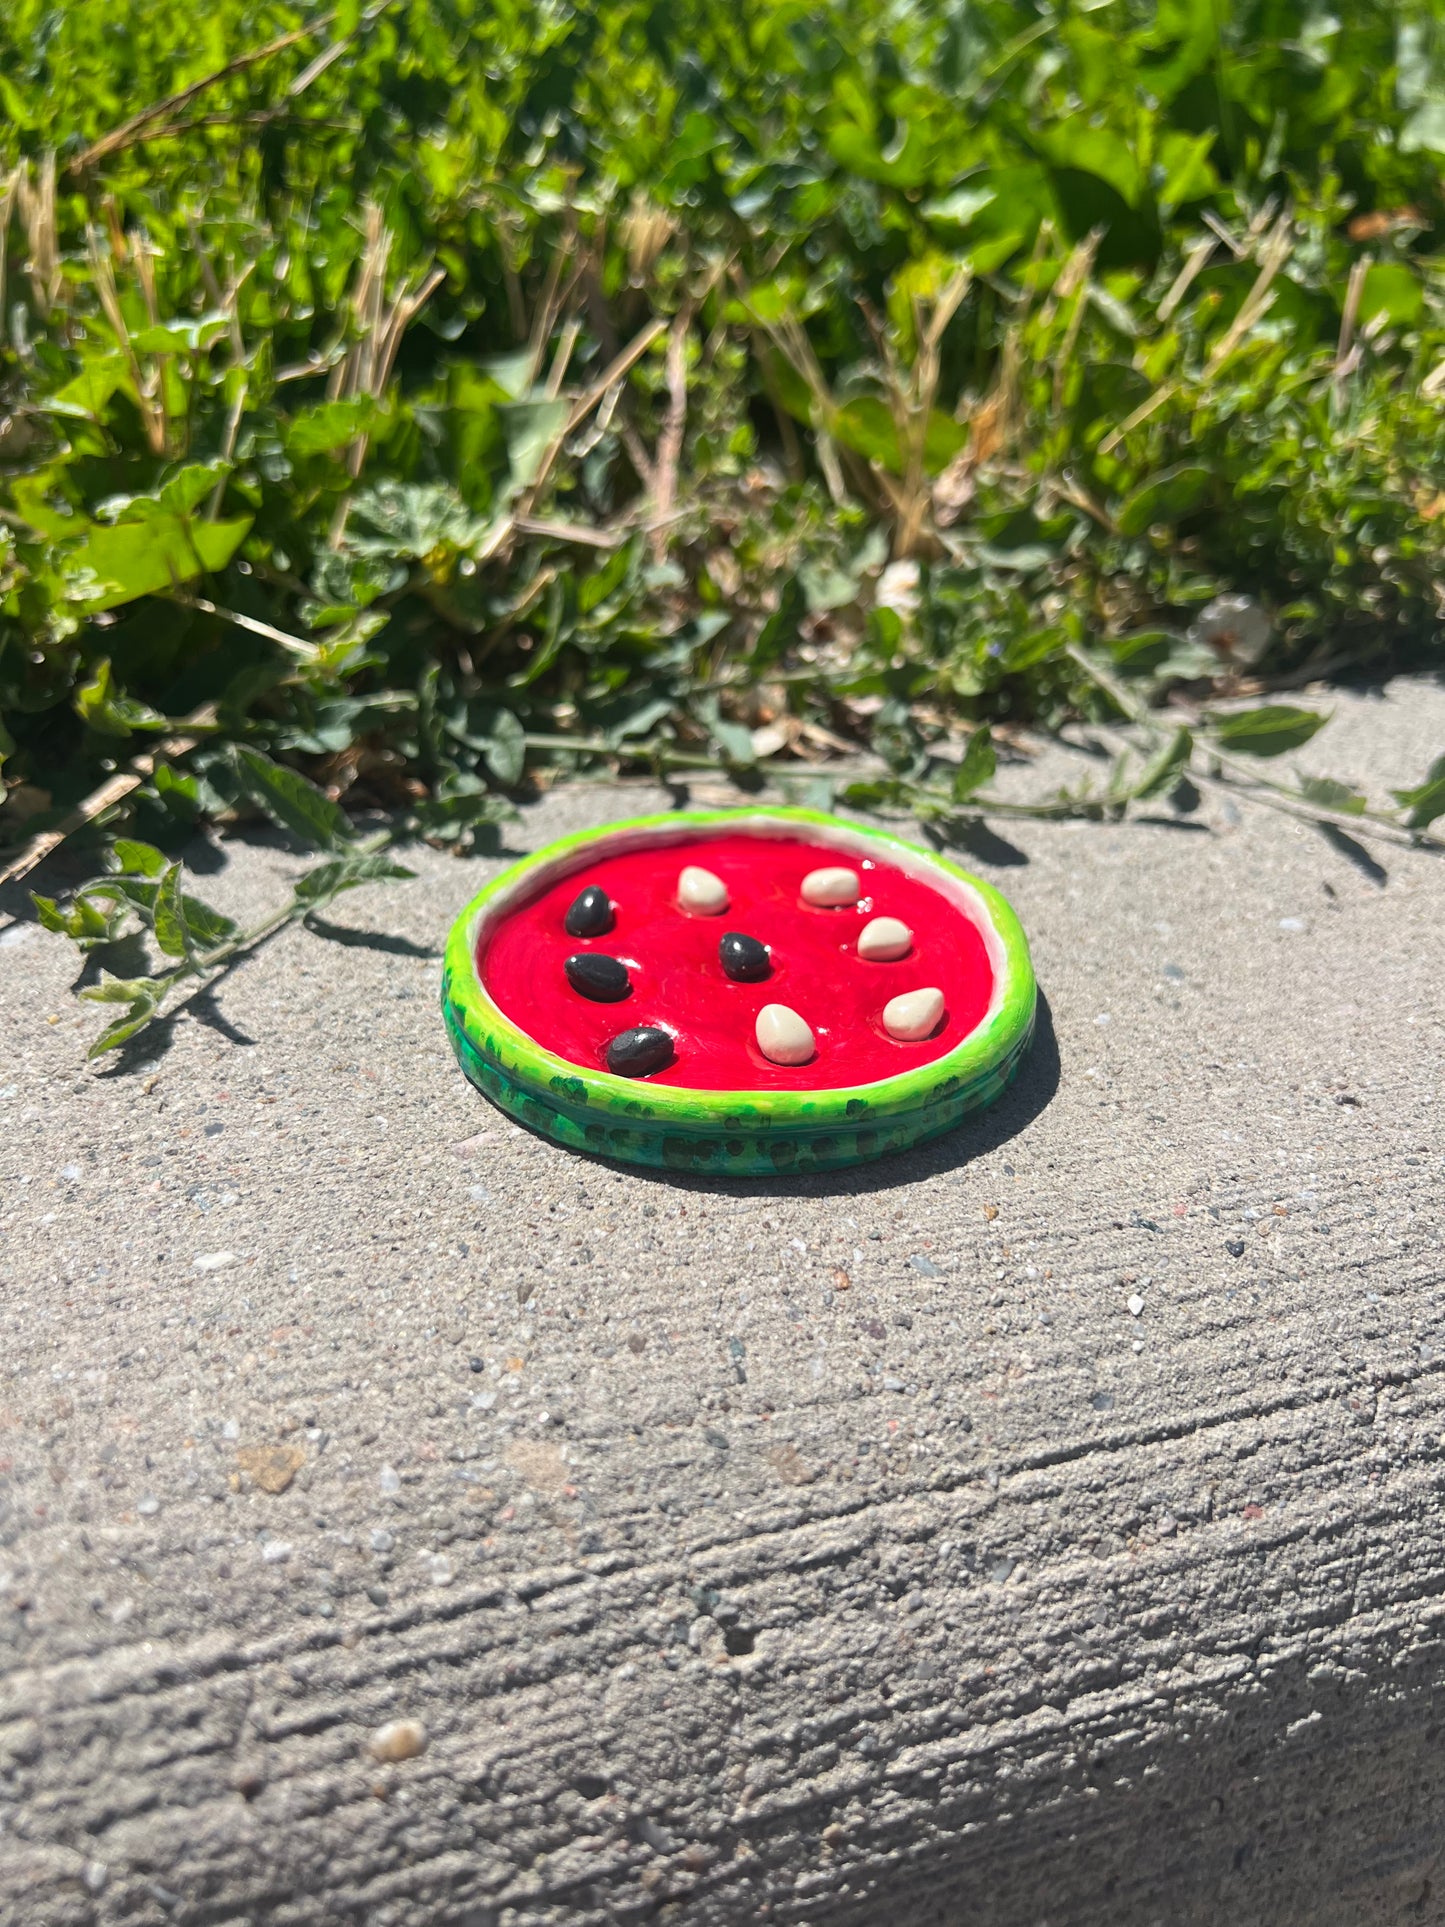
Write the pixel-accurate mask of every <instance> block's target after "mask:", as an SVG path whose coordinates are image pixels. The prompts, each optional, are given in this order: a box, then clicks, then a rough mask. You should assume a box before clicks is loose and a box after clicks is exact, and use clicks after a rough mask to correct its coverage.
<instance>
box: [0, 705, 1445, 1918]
mask: <svg viewBox="0 0 1445 1927" xmlns="http://www.w3.org/2000/svg"><path fill="white" fill-rule="evenodd" d="M1340 709H1341V715H1340V717H1339V719H1338V720H1337V722H1336V723H1335V724H1334V725H1333V727H1332V729H1331V731H1330V732H1329V733H1328V734H1327V735H1326V736H1325V737H1324V738H1322V739H1321V743H1320V745H1319V754H1318V756H1317V757H1316V758H1315V761H1316V762H1317V764H1318V766H1320V767H1322V768H1328V769H1330V770H1331V771H1333V772H1334V773H1337V774H1344V775H1351V774H1355V775H1360V776H1367V777H1370V778H1371V779H1372V780H1373V782H1374V784H1375V786H1376V788H1377V791H1378V790H1379V789H1380V788H1382V787H1383V785H1384V783H1385V782H1386V781H1388V780H1394V781H1397V782H1403V781H1407V780H1418V776H1419V773H1420V771H1421V770H1422V769H1423V767H1424V765H1425V763H1426V761H1427V760H1428V758H1429V756H1430V755H1431V754H1433V753H1436V752H1438V751H1439V750H1440V749H1441V748H1442V747H1445V694H1442V692H1441V691H1440V690H1438V689H1433V688H1426V687H1417V688H1414V689H1408V690H1404V691H1397V692H1396V693H1395V694H1394V695H1393V696H1392V697H1391V698H1390V700H1389V701H1388V702H1380V701H1378V700H1375V701H1366V700H1363V699H1358V700H1357V699H1341V702H1340ZM1056 760H1059V761H1067V760H1069V759H1064V758H1061V757H1059V756H1058V755H1057V753H1056ZM1071 773H1077V765H1076V766H1075V769H1074V771H1073V772H1071ZM651 800H653V799H651V798H649V797H648V796H646V795H644V794H641V793H639V792H636V791H633V792H618V791H610V792H599V791H583V792H572V793H569V794H562V795H559V796H556V797H553V798H551V799H549V800H548V801H547V802H545V803H544V804H543V805H541V806H540V807H538V808H537V809H535V810H534V811H531V812H529V813H528V816H527V820H526V822H525V823H524V824H523V825H521V826H519V827H518V828H517V829H516V830H515V831H513V832H512V833H511V841H512V842H513V843H514V845H515V846H516V848H518V849H521V848H530V847H534V846H535V845H536V844H537V843H539V842H541V841H543V840H545V839H546V838H547V837H548V836H550V835H552V834H554V833H556V832H558V831H560V830H562V829H564V828H570V827H573V826H576V825H577V824H579V823H583V822H588V821H596V822H601V821H604V820H606V819H607V818H609V817H615V816H617V815H621V814H627V813H632V812H633V811H634V810H635V809H636V807H637V806H638V805H639V803H647V802H649V801H651ZM1160 815H1161V819H1166V818H1167V817H1168V812H1167V811H1164V812H1161V813H1160ZM1197 824H1198V825H1202V827H1199V826H1196V827H1188V828H1185V827H1179V826H1177V825H1175V824H1172V823H1170V822H1169V821H1167V820H1161V821H1159V822H1157V823H1150V822H1144V823H1138V824H1131V825H1128V826H1125V827H1094V826H1091V827H1084V828H1073V827H1068V826H1048V827H1032V826H1029V827H1025V828H1020V829H1017V830H1014V829H1012V828H1010V829H1009V831H1008V835H1009V839H1010V842H1011V843H1012V844H1013V845H1014V846H1016V847H1015V848H1014V849H1013V850H1010V848H1009V845H1008V844H1005V843H1003V842H1001V841H999V840H997V839H995V840H989V841H986V842H985V843H984V845H983V846H982V850H983V853H982V854H981V855H979V856H978V858H977V859H976V862H977V867H978V868H979V869H980V870H981V871H982V872H983V873H985V874H987V875H989V876H990V877H992V878H993V879H994V880H995V881H997V882H999V883H1001V885H1002V886H1003V887H1004V889H1005V890H1006V891H1008V892H1009V894H1010V895H1011V896H1012V898H1013V900H1014V901H1015V903H1016V904H1017V906H1018V908H1019V910H1020V912H1021V914H1022V916H1023V918H1024V921H1025V924H1026V926H1027V928H1028V929H1029V931H1030V934H1031V937H1032V940H1033V944H1034V950H1035V958H1036V962H1037V966H1038V972H1039V977H1040V981H1041V983H1042V985H1043V986H1044V990H1045V992H1046V995H1047V998H1048V1005H1049V1012H1050V1014H1051V1016H1050V1020H1049V1021H1045V1022H1044V1024H1043V1026H1042V1032H1041V1036H1040V1040H1039V1043H1038V1046H1037V1049H1036V1051H1035V1054H1034V1057H1033V1059H1032V1061H1031V1063H1030V1065H1029V1066H1028V1068H1027V1069H1026V1071H1025V1072H1024V1074H1023V1077H1022V1079H1021V1082H1020V1084H1019V1085H1018V1087H1017V1088H1016V1089H1015V1090H1014V1091H1013V1092H1012V1093H1011V1094H1010V1095H1009V1097H1008V1098H1007V1099H1006V1100H1005V1102H1004V1103H1003V1104H1002V1105H1001V1106H1000V1107H999V1108H998V1109H997V1110H995V1111H994V1112H992V1113H991V1114H989V1115H988V1116H987V1117H986V1118H983V1119H981V1120H978V1121H976V1122H974V1123H973V1124H971V1125H966V1126H965V1127H964V1128H963V1129H962V1130H960V1131H959V1132H958V1133H956V1134H955V1135H954V1136H952V1137H951V1138H948V1139H945V1140H943V1141H941V1142H939V1143H938V1144H936V1145H934V1146H932V1147H930V1148H928V1149H927V1150H925V1151H924V1152H922V1153H920V1154H917V1155H914V1156H911V1157H908V1158H903V1159H898V1160H895V1161H893V1162H891V1163H888V1164H883V1165H879V1166H876V1167H874V1168H871V1169H868V1170H865V1171H863V1172H860V1173H844V1174H842V1175H841V1176H838V1177H834V1178H831V1179H818V1180H813V1181H806V1180H805V1181H795V1182H791V1183H772V1184H766V1183H759V1184H748V1185H744V1184H734V1185H724V1184H708V1183H686V1182H676V1181H672V1180H668V1179H664V1178H659V1177H649V1176H643V1175H638V1174H633V1173H630V1172H626V1171H620V1170H614V1169H610V1168H607V1167H604V1166H600V1165H597V1164H589V1163H586V1162H584V1161H581V1160H579V1159H577V1158H574V1157H571V1156H569V1155H567V1154H566V1153H564V1152H562V1151H559V1150H555V1149H553V1148H552V1147H550V1146H548V1145H545V1144H542V1143H538V1142H535V1141H533V1140H532V1139H531V1138H529V1137H527V1136H525V1135H523V1134H521V1133H519V1132H518V1131H516V1130H515V1129H514V1128H512V1127H511V1126H510V1125H509V1124H508V1123H507V1121H506V1120H505V1119H504V1118H502V1117H500V1116H499V1115H498V1114H497V1113H495V1112H493V1111H491V1110H490V1109H489V1108H488V1107H487V1105H486V1104H485V1103H484V1102H483V1101H482V1100H481V1099H480V1098H479V1097H477V1096H476V1095H475V1093H473V1092H472V1091H471V1090H470V1089H469V1087H468V1086H467V1085H466V1084H465V1083H464V1082H463V1080H462V1078H461V1076H460V1075H459V1073H458V1072H457V1071H456V1069H455V1067H454V1065H453V1063H452V1060H451V1058H450V1055H449V1053H448V1051H447V1048H446V1043H445V1039H444V1036H443V1033H442V1028H441V1023H440V1019H439V1016H438V1013H437V1010H436V1007H435V986H436V979H437V969H438V964H437V950H438V948H439V946H440V943H441V940H442V937H443V934H444V932H445V929H446V927H447V924H448V921H449V919H450V918H451V916H452V915H453V914H454V912H455V911H456V910H457V909H458V908H459V907H460V906H461V904H462V903H463V901H464V900H465V899H466V898H467V896H468V895H469V894H470V893H471V892H472V890H473V889H474V888H475V887H476V885H477V882H478V880H479V878H480V877H481V876H483V875H484V874H487V873H488V870H489V866H488V865H487V864H485V863H483V862H480V861H476V862H467V863H461V862H457V861H454V860H452V859H449V858H447V857H445V856H441V855H436V854H433V853H431V852H427V851H423V852H421V853H420V856H419V858H418V860H417V861H418V867H419V869H420V870H421V873H422V874H421V876H420V878H419V880H418V881H416V882H414V883H411V884H406V885H401V886H394V887H390V888H381V889H373V890H369V891H366V892H362V893H358V894H356V895H355V896H354V897H352V898H350V899H347V900H345V901H344V903H343V904H342V905H341V906H339V907H338V908H337V910H336V912H335V925H338V926H345V932H346V935H347V942H346V944H345V946H343V945H342V944H341V943H340V942H326V941H323V940H322V939H321V938H319V937H317V936H314V935H310V934H308V933H305V932H303V931H299V930H298V931H292V932H289V933H288V934H286V935H285V936H284V937H283V938H281V939H280V940H279V941H277V942H275V943H273V944H272V945H270V946H269V947H268V948H266V949H265V950H264V951H263V952H262V953H261V954H259V955H258V956H256V957H255V958H254V959H253V960H252V961H250V962H248V963H247V964H245V965H244V966H243V967H242V968H240V969H238V970H236V971H235V972H234V973H233V974H232V975H231V977H230V978H229V979H228V980H227V981H226V982H225V983H224V984H222V985H220V986H219V987H218V988H217V990H216V993H215V995H214V997H213V998H212V999H211V1000H210V1001H209V1002H208V1003H206V1004H205V1005H203V1006H201V1007H199V1008H197V1009H195V1010H193V1012H192V1013H191V1014H189V1015H187V1016H186V1017H184V1018H183V1019H181V1020H180V1021H179V1022H177V1023H176V1024H175V1025H174V1026H173V1028H172V1030H171V1032H170V1034H169V1035H168V1036H163V1037H161V1038H159V1039H157V1040H156V1041H155V1043H153V1044H149V1045H147V1046H146V1049H145V1050H144V1051H143V1052H142V1056H143V1058H144V1059H145V1061H144V1062H143V1063H141V1064H139V1065H138V1066H137V1065H132V1066H130V1067H129V1068H126V1067H122V1068H120V1069H112V1070H109V1071H105V1072H100V1073H97V1072H96V1070H94V1069H92V1068H86V1067H85V1066H84V1064H83V1061H82V1058H83V1050H84V1045H85V1042H86V1040H87V1038H88V1036H89V1035H90V1034H91V1032H92V1031H93V1029H94V1027H95V1013H94V1012H93V1011H92V1010H90V1009H87V1008H85V1007H79V1009H78V1008H77V1006H75V1005H74V1004H73V1002H72V1000H71V998H70V996H69V994H68V986H69V984H70V983H71V981H72V979H73V976H74V970H75V962H74V958H73V955H72V954H71V953H70V951H69V950H68V948H67V947H66V946H64V945H62V944H61V943H59V942H58V941H55V940H52V939H49V938H46V937H44V936H42V935H41V934H40V933H39V932H37V931H36V930H34V928H33V927H32V926H28V925H23V924H22V925H18V926H11V927H10V928H9V929H8V930H6V931H4V932H3V933H0V985H3V988H0V1049H3V1056H0V1145H3V1151H0V1158H3V1165H0V1172H3V1188H0V1650H3V1653H4V1665H5V1675H4V1678H3V1681H0V1921H3V1922H4V1923H6V1927H11V1924H13V1927H61V1924H62V1923H64V1927H121V1923H124V1924H125V1927H140V1924H141V1923H145V1924H146V1927H171V1924H173V1927H242V1924H243V1923H246V1924H248V1927H261V1923H267V1924H268V1927H269V1924H270V1923H275V1924H276V1927H321V1923H348V1924H354V1927H363V1924H364V1927H388V1924H396V1927H400V1923H407V1927H414V1924H424V1927H432V1924H433V1923H435V1924H436V1927H522V1924H523V1923H527V1927H541V1924H542V1923H564V1922H565V1923H569V1924H570V1923H577V1924H578V1927H590V1924H591V1923H597V1924H598V1927H600V1923H603V1922H607V1923H611V1922H628V1921H633V1920H644V1919H651V1918H658V1919H662V1920H678V1921H686V1922H690V1923H691V1922H696V1923H699V1924H700V1927H713V1924H714V1923H716V1924H717V1927H746V1924H747V1923H751V1922H753V1921H761V1920H768V1921H775V1922H789V1923H812V1924H813V1927H823V1924H824V1923H827V1924H828V1927H873V1924H874V1923H877V1922H880V1921H883V1920H888V1921H890V1922H896V1923H897V1927H935V1924H936V1927H955V1924H959V1923H979V1924H981V1927H982V1924H986V1927H1065V1924H1066V1923H1067V1924H1068V1927H1095V1923H1097V1924H1098V1927H1104V1924H1105V1923H1108V1927H1152V1923H1156V1922H1158V1923H1164V1922H1168V1923H1171V1927H1172V1924H1173V1923H1179V1922H1185V1923H1217V1922H1220V1921H1224V1920H1228V1921H1230V1922H1231V1923H1235V1924H1240V1923H1259V1924H1260V1927H1266V1924H1268V1927H1280V1923H1301V1927H1303V1924H1304V1923H1309V1927H1335V1924H1336V1923H1338V1927H1358V1924H1359V1923H1362V1922H1371V1923H1375V1922H1379V1923H1385V1922H1388V1923H1394V1922H1415V1921H1422V1920H1423V1921H1438V1920H1442V1919H1445V1869H1441V1868H1440V1867H1439V1865H1438V1862H1439V1856H1440V1853H1441V1850H1442V1846H1445V1753H1442V1748H1441V1744H1440V1731H1439V1720H1440V1714H1441V1710H1442V1709H1441V1706H1440V1703H1439V1698H1438V1688H1439V1683H1440V1679H1441V1668H1442V1659H1445V1527H1442V1523H1441V1520H1442V1513H1441V1505H1440V1495H1441V1484H1442V1454H1445V1443H1442V1432H1445V1411H1442V1400H1441V1374H1442V1360H1445V1304H1442V1298H1441V1293H1442V1287H1445V1265H1442V1255H1441V1252H1442V1247H1441V1218H1440V1212H1441V1177H1442V1133H1441V1128H1440V1109H1441V1096H1440V1088H1441V1068H1442V1058H1445V1051H1442V1030H1445V1023H1442V983H1445V976H1442V968H1441V966H1442V961H1445V958H1442V949H1445V944H1442V929H1445V866H1442V864H1441V863H1440V862H1439V860H1438V859H1435V858H1432V857H1430V856H1428V855H1426V854H1423V853H1417V852H1409V851H1384V852H1381V851H1379V850H1377V851H1376V856H1377V857H1378V858H1379V863H1380V864H1382V865H1383V870H1380V869H1379V868H1378V866H1377V867H1375V868H1374V869H1373V870H1372V868H1371V864H1372V862H1373V859H1365V858H1364V857H1363V854H1362V853H1361V852H1360V851H1358V850H1356V851H1351V850H1350V849H1349V848H1348V847H1347V846H1345V845H1343V844H1340V843H1338V842H1335V843H1332V842H1330V841H1327V840H1326V839H1325V838H1324V837H1323V836H1322V835H1321V834H1320V833H1319V832H1318V831H1316V830H1314V829H1312V828H1310V827H1308V826H1304V825H1299V824H1294V823H1289V822H1285V821H1283V820H1281V819H1280V818H1278V817H1276V816H1270V815H1266V814H1265V813H1263V812H1258V811H1246V812H1245V813H1244V815H1243V817H1242V819H1239V818H1236V817H1235V816H1234V814H1233V813H1232V812H1231V811H1230V810H1229V809H1227V808H1222V807H1221V805H1220V803H1219V802H1218V801H1217V800H1216V799H1214V798H1209V799H1207V800H1206V803H1205V806H1204V808H1203V810H1202V811H1201V812H1200V814H1199V818H1198V819H1197ZM205 854H206V853H205V852H202V853H201V855H202V856H204V855H205ZM1018 857H1024V858H1026V859H1027V860H1026V861H1018V860H1015V859H1016V858H1018ZM210 867H211V868H213V869H215V870H216V874H215V875H213V876H211V877H208V878H207V879H205V882H206V888H207V890H208V891H209V893H210V894H211V895H212V896H213V897H214V898H215V900H216V901H218V902H219V903H220V904H222V905H223V906H224V907H226V908H228V909H231V910H239V911H241V912H243V913H245V914H258V915H259V914H260V913H261V912H262V911H263V910H264V908H265V907H266V906H267V905H268V904H270V903H271V902H272V901H273V900H274V899H275V896H276V893H277V891H278V890H279V889H280V887H281V885H282V882H283V879H284V877H285V876H287V875H289V874H291V873H293V872H294V871H295V869H296V868H297V862H296V859H295V858H293V857H292V856H290V855H288V854H287V853H286V852H285V851H284V850H282V849H280V848H279V847H276V846H267V845H265V844H264V843H261V844H249V845H246V844H233V845H231V846H229V847H228V848H226V849H225V850H224V852H222V853H217V854H215V855H213V856H211V858H210ZM288 1480H289V1483H288V1482H287V1481H288ZM272 1488H280V1489H272ZM396 1720H400V1721H409V1720H410V1721H419V1722H421V1723H422V1725H423V1726H424V1728H425V1739H426V1744H425V1747H424V1750H422V1751H421V1752H420V1753H417V1754H414V1755H413V1757H410V1758H404V1759H399V1760H398V1759H389V1760H381V1761H378V1760H377V1759H375V1758H373V1757H372V1755H371V1754H370V1753H369V1752H368V1750H367V1747H368V1740H369V1738H370V1736H371V1735H372V1734H373V1733H374V1731H375V1729H377V1728H378V1727H380V1726H381V1725H383V1724H384V1723H385V1722H388V1721H396ZM417 1738H418V1735H416V1734H415V1733H410V1734H409V1733H407V1732H406V1731H403V1734H402V1736H401V1738H400V1740H397V1739H396V1738H395V1736H393V1741H392V1743H391V1744H390V1745H383V1746H382V1747H380V1748H379V1750H380V1751H382V1752H392V1753H397V1752H405V1751H406V1750H407V1744H408V1740H410V1741H411V1742H412V1743H415V1741H416V1739H417Z"/></svg>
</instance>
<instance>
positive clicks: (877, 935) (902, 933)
mask: <svg viewBox="0 0 1445 1927" xmlns="http://www.w3.org/2000/svg"><path fill="white" fill-rule="evenodd" d="M912 948H913V932H912V931H911V930H910V929H909V928H908V925H907V924H906V923H901V922H900V921H899V920H898V918H897V917H874V918H873V920H872V922H871V923H865V924H864V926H863V928H862V930H861V931H860V932H859V935H858V955H859V956H860V957H866V958H867V960H868V962H869V963H894V962H896V961H897V959H898V958H899V957H906V956H907V955H908V953H909V951H910V950H911V949H912Z"/></svg>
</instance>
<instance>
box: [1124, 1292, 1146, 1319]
mask: <svg viewBox="0 0 1445 1927" xmlns="http://www.w3.org/2000/svg"><path fill="white" fill-rule="evenodd" d="M1128 1305H1129V1316H1130V1317H1131V1318H1137V1317H1138V1316H1139V1314H1140V1312H1141V1311H1143V1309H1144V1300H1143V1299H1142V1298H1141V1297H1140V1296H1139V1294H1138V1292H1137V1291H1136V1292H1135V1293H1134V1294H1133V1295H1132V1297H1131V1298H1130V1299H1129V1300H1128Z"/></svg>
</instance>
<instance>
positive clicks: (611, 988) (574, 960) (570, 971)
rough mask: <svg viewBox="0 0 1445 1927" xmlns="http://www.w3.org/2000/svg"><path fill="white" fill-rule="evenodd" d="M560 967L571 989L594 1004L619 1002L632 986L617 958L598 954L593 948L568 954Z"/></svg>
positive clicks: (623, 965)
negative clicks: (569, 955)
mask: <svg viewBox="0 0 1445 1927" xmlns="http://www.w3.org/2000/svg"><path fill="white" fill-rule="evenodd" d="M562 968H563V969H564V970H565V971H566V972H567V981H568V983H569V984H571V986H572V988H573V989H574V990H580V991H581V993H582V995H583V996H584V997H590V998H591V999H592V1001H593V1002H594V1003H597V1004H620V1003H621V1002H622V999H623V998H624V997H625V996H626V995H627V993H628V991H630V990H631V988H632V979H631V978H630V977H629V976H628V974H627V966H626V964H622V963H619V962H618V961H617V959H616V957H603V956H600V955H599V954H598V953H597V952H596V951H595V950H591V951H589V950H584V951H581V952H580V953H579V954H578V955H577V956H575V957H569V958H568V959H567V961H566V963H564V964H563V966H562Z"/></svg>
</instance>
